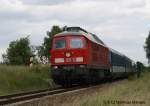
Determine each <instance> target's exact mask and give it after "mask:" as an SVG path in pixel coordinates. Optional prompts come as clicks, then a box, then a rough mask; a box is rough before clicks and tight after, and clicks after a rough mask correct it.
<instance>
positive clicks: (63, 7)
mask: <svg viewBox="0 0 150 106" xmlns="http://www.w3.org/2000/svg"><path fill="white" fill-rule="evenodd" d="M0 24H1V25H0V55H1V54H2V53H5V51H6V48H7V47H8V45H9V42H10V41H13V40H16V39H19V38H20V37H25V36H27V35H30V39H31V44H34V45H40V44H41V43H42V42H43V38H44V36H46V31H47V30H50V28H51V26H53V25H59V26H61V27H62V26H64V25H67V26H80V27H82V28H84V29H86V30H87V31H89V32H92V33H95V34H97V35H98V36H99V37H100V39H102V40H103V41H104V42H105V43H106V44H107V45H108V46H110V47H111V48H113V49H116V50H118V51H120V52H122V53H123V54H125V55H127V56H129V57H130V58H131V59H133V60H135V61H137V60H139V61H142V62H143V63H147V60H146V56H145V52H144V49H143V46H144V42H145V39H146V37H147V35H148V32H149V30H150V0H72V1H71V0H0ZM0 60H2V59H1V58H0Z"/></svg>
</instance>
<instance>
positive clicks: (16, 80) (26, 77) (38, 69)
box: [0, 65, 53, 95]
mask: <svg viewBox="0 0 150 106" xmlns="http://www.w3.org/2000/svg"><path fill="white" fill-rule="evenodd" d="M50 86H51V87H52V86H53V84H52V81H51V79H49V67H48V66H34V67H32V68H30V67H26V66H6V65H0V95H6V94H11V93H18V92H24V91H30V90H37V89H44V88H49V87H50Z"/></svg>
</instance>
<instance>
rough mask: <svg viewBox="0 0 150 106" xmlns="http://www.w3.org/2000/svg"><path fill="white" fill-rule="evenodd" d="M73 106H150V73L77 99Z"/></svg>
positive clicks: (110, 85)
mask: <svg viewBox="0 0 150 106" xmlns="http://www.w3.org/2000/svg"><path fill="white" fill-rule="evenodd" d="M69 105H73V106H124V105H125V106H150V72H146V73H143V74H142V76H141V77H140V78H138V79H129V80H125V81H121V82H117V83H114V84H113V83H112V84H109V85H108V86H105V87H104V88H101V89H100V90H98V91H96V93H94V94H88V95H86V96H84V97H79V98H77V99H76V100H75V101H74V102H73V103H71V104H69Z"/></svg>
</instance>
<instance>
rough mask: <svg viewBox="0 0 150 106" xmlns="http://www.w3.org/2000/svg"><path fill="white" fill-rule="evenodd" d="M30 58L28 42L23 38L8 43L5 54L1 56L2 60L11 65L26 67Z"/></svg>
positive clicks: (30, 52) (26, 38)
mask: <svg viewBox="0 0 150 106" xmlns="http://www.w3.org/2000/svg"><path fill="white" fill-rule="evenodd" d="M30 56H32V51H31V48H30V41H29V39H28V37H25V38H20V39H19V40H16V41H12V42H10V44H9V47H8V48H7V51H6V54H3V60H4V61H7V62H8V63H9V64H12V65H27V64H29V60H30Z"/></svg>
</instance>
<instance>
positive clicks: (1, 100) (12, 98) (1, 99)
mask: <svg viewBox="0 0 150 106" xmlns="http://www.w3.org/2000/svg"><path fill="white" fill-rule="evenodd" d="M82 88H87V87H73V88H67V89H64V88H59V89H58V88H57V89H53V90H50V89H45V90H38V91H31V92H25V93H18V94H12V95H6V96H0V105H8V104H12V103H16V102H20V101H25V100H31V99H35V98H40V97H44V96H48V95H54V94H59V93H64V92H68V91H73V90H77V89H82Z"/></svg>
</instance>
